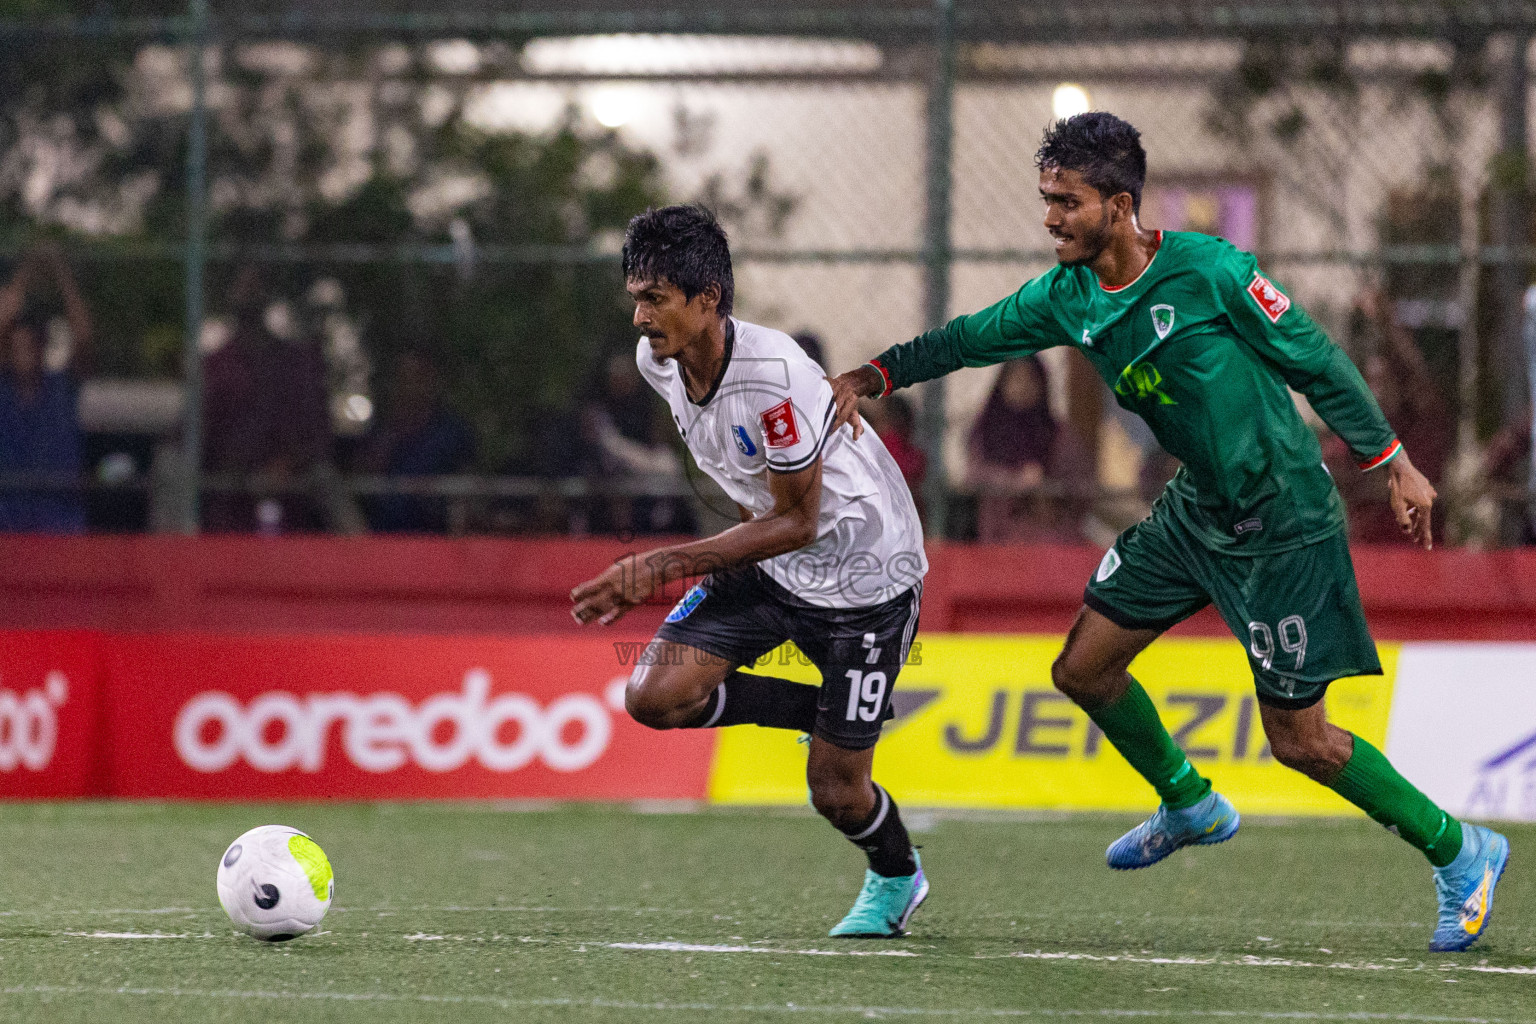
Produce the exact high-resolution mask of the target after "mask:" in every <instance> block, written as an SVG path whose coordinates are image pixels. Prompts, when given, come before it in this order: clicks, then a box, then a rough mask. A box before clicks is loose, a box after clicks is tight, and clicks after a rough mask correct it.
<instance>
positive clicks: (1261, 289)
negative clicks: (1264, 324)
mask: <svg viewBox="0 0 1536 1024" xmlns="http://www.w3.org/2000/svg"><path fill="white" fill-rule="evenodd" d="M1248 297H1249V298H1251V299H1252V300H1253V301H1254V302H1256V303H1258V305H1259V308H1260V309H1262V310H1263V311H1264V315H1265V316H1267V317H1269V322H1270V323H1272V324H1274V323H1279V322H1280V316H1281V314H1283V313H1284V312H1285V311H1286V310H1288V309H1290V308H1291V300H1290V297H1289V296H1287V295H1286V294H1285V293H1284V292H1282V291H1281V290H1280V289H1279V288H1276V287H1275V286H1274V284H1273V283H1271V282H1270V280H1269V279H1268V278H1267V277H1265V276H1264V275H1263V274H1260V273H1259V272H1257V271H1255V272H1254V275H1253V280H1252V281H1250V282H1248Z"/></svg>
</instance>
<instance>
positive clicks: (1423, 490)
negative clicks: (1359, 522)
mask: <svg viewBox="0 0 1536 1024" xmlns="http://www.w3.org/2000/svg"><path fill="white" fill-rule="evenodd" d="M1386 468H1387V495H1388V500H1389V501H1390V502H1391V504H1392V515H1393V516H1394V517H1396V519H1397V525H1398V528H1399V529H1400V530H1402V531H1403V533H1404V534H1405V535H1407V536H1409V537H1411V538H1413V541H1414V543H1416V544H1418V545H1419V546H1420V547H1422V548H1423V549H1424V550H1425V551H1430V550H1433V549H1434V546H1435V539H1434V537H1433V535H1432V534H1431V531H1430V513H1431V511H1433V509H1434V506H1435V499H1436V498H1437V497H1439V495H1438V494H1436V493H1435V488H1434V485H1433V484H1431V483H1430V482H1429V480H1428V478H1426V477H1425V476H1424V474H1423V473H1420V472H1419V471H1418V469H1416V468H1415V467H1414V465H1413V462H1412V461H1410V460H1409V458H1408V452H1407V451H1406V450H1404V451H1400V452H1398V453H1397V457H1396V458H1394V459H1393V460H1392V461H1391V462H1389V463H1387V467H1386Z"/></svg>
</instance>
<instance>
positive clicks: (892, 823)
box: [843, 782, 917, 878]
mask: <svg viewBox="0 0 1536 1024" xmlns="http://www.w3.org/2000/svg"><path fill="white" fill-rule="evenodd" d="M872 785H873V786H874V787H875V809H874V811H873V812H871V814H870V816H869V818H868V820H866V821H865V822H864V823H863V824H861V825H857V826H855V827H854V828H851V829H849V830H847V831H846V832H844V833H843V835H845V836H847V837H848V841H849V842H851V843H853V845H854V846H857V847H858V848H859V849H861V850H863V851H864V852H865V853H866V854H868V856H869V870H871V871H873V872H874V873H875V874H877V875H884V876H885V877H886V878H900V877H904V876H906V875H913V874H916V873H917V860H916V859H915V858H914V857H913V856H912V840H911V838H910V837H909V836H908V835H907V826H905V825H903V824H902V823H901V812H900V811H898V810H897V809H896V801H895V800H893V799H891V794H889V793H887V792H886V791H885V789H884V788H883V787H882V786H881V785H880V784H879V783H878V782H876V783H872Z"/></svg>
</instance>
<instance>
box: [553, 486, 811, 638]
mask: <svg viewBox="0 0 1536 1024" xmlns="http://www.w3.org/2000/svg"><path fill="white" fill-rule="evenodd" d="M769 480H770V488H771V490H772V491H773V495H774V507H773V508H772V509H771V510H769V511H768V512H767V513H764V514H762V515H758V516H754V517H753V518H751V519H749V520H747V521H746V522H744V523H742V524H741V525H739V526H733V527H731V528H730V529H728V530H725V531H723V532H721V533H717V534H715V535H714V536H713V537H705V538H703V539H702V540H696V541H691V542H689V543H686V544H673V545H668V546H666V547H660V548H655V549H653V550H651V551H647V552H645V553H643V554H640V555H637V556H634V557H633V558H627V559H625V560H624V561H622V562H620V563H618V564H616V565H612V566H609V567H608V569H607V570H605V571H604V572H603V573H602V575H600V576H597V577H595V578H593V579H591V580H588V581H587V582H586V583H583V584H582V585H581V586H579V587H577V588H576V589H574V590H572V591H571V601H572V602H573V603H574V605H575V606H574V607H573V608H572V609H571V615H572V616H573V617H574V618H575V619H576V621H577V622H579V623H582V624H583V625H584V624H586V623H588V622H593V621H596V622H599V623H601V624H603V625H608V624H610V623H613V622H617V621H618V620H619V619H620V618H622V617H623V616H624V614H625V613H626V612H627V611H629V609H631V608H633V607H635V606H636V605H638V604H642V603H644V602H645V601H646V600H647V599H648V598H650V596H651V595H652V594H654V593H656V592H657V591H658V590H660V589H662V588H663V587H665V586H666V585H667V584H668V583H673V582H675V581H677V580H680V579H685V578H687V577H690V576H703V575H705V574H707V573H711V572H721V571H724V570H726V569H735V568H739V567H740V566H744V565H752V564H754V563H756V562H761V561H764V560H765V559H769V558H774V557H776V556H778V555H783V554H788V553H789V552H791V551H798V550H799V549H800V548H803V547H805V546H806V545H807V544H809V543H811V542H812V541H814V540H815V539H816V522H817V517H818V515H819V513H820V510H821V461H820V460H819V459H818V460H817V461H816V462H815V463H814V464H813V465H812V466H810V467H809V468H807V469H803V470H801V471H799V472H797V473H770V474H769Z"/></svg>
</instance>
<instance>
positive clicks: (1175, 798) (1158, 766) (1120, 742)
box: [1088, 679, 1211, 810]
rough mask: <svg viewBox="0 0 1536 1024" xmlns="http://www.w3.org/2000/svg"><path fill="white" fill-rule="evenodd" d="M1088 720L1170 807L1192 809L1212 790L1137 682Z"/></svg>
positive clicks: (1089, 714) (1132, 681)
mask: <svg viewBox="0 0 1536 1024" xmlns="http://www.w3.org/2000/svg"><path fill="white" fill-rule="evenodd" d="M1088 717H1089V718H1091V719H1093V721H1094V724H1095V725H1097V726H1098V727H1099V728H1100V729H1102V730H1104V736H1105V738H1106V739H1108V740H1109V742H1111V743H1113V744H1114V745H1115V749H1116V750H1118V751H1120V755H1121V756H1122V757H1124V758H1125V759H1126V760H1127V761H1129V762H1130V763H1131V767H1132V768H1135V769H1136V770H1137V771H1138V772H1140V773H1141V777H1142V778H1144V779H1146V780H1147V781H1148V782H1150V783H1151V784H1152V788H1153V789H1155V790H1157V795H1158V796H1160V797H1162V798H1163V803H1165V804H1167V805H1168V806H1169V807H1171V808H1173V809H1174V810H1180V809H1182V808H1185V807H1192V806H1194V805H1195V804H1197V803H1199V802H1200V801H1201V800H1204V799H1205V795H1206V794H1207V793H1209V792H1210V791H1211V784H1210V783H1209V782H1208V781H1206V779H1204V778H1203V777H1202V776H1201V775H1200V773H1199V772H1197V771H1195V766H1194V765H1192V764H1190V763H1189V758H1187V757H1185V756H1184V751H1182V750H1180V749H1179V745H1178V744H1177V743H1175V742H1173V737H1172V736H1170V735H1168V730H1167V729H1165V728H1163V720H1162V719H1161V718H1159V717H1158V716H1157V708H1155V707H1153V706H1152V698H1151V697H1149V696H1147V691H1146V690H1144V689H1142V688H1141V684H1140V683H1138V682H1137V681H1136V680H1135V679H1132V680H1131V687H1130V689H1128V690H1126V691H1125V694H1124V695H1123V696H1121V698H1120V699H1119V700H1117V701H1115V702H1114V703H1113V704H1111V705H1109V706H1108V707H1106V708H1100V709H1099V710H1098V711H1090V712H1088Z"/></svg>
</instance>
